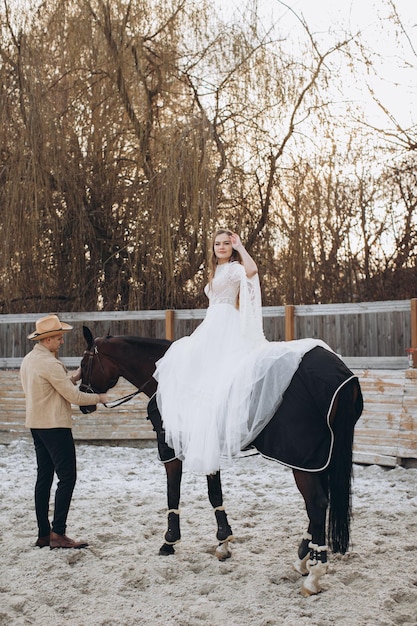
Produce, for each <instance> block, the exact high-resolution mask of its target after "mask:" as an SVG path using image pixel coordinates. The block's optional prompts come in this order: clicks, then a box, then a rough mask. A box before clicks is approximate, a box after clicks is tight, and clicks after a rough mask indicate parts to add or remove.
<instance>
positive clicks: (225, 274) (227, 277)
mask: <svg viewBox="0 0 417 626" xmlns="http://www.w3.org/2000/svg"><path fill="white" fill-rule="evenodd" d="M244 274H245V270H244V268H243V266H242V265H240V263H237V262H236V261H235V262H233V263H224V264H223V265H218V266H217V268H216V273H215V275H214V278H213V280H212V282H211V285H210V284H209V285H206V286H205V288H204V293H205V294H206V296H207V297H208V299H209V304H210V306H211V305H212V304H231V305H232V306H236V305H237V297H238V294H239V289H240V281H241V280H242V276H243V275H244Z"/></svg>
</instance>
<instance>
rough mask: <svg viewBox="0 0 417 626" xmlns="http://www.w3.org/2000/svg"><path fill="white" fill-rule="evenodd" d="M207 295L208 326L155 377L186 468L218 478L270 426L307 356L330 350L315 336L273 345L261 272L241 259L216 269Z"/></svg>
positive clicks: (171, 439)
mask: <svg viewBox="0 0 417 626" xmlns="http://www.w3.org/2000/svg"><path fill="white" fill-rule="evenodd" d="M205 293H206V295H207V296H208V298H209V307H208V309H207V314H206V317H205V319H204V321H203V322H202V323H201V324H200V326H198V327H197V329H196V330H195V331H194V332H193V334H192V335H190V336H188V337H183V338H181V339H179V340H178V341H175V342H174V343H173V344H172V345H171V347H170V348H169V349H168V351H167V352H166V354H165V355H164V356H163V357H162V359H160V360H159V361H158V362H157V364H156V365H157V369H156V372H155V374H154V377H155V379H156V380H157V381H158V390H157V395H156V401H157V405H158V409H159V411H160V413H161V416H162V420H163V425H164V428H165V431H166V433H165V437H166V442H167V443H168V445H169V446H170V447H172V448H173V449H174V450H175V453H176V455H177V457H178V458H180V459H182V460H183V462H184V469H188V470H190V471H193V472H196V473H200V474H212V473H214V472H216V471H217V470H218V469H222V468H224V467H226V466H228V465H230V462H231V460H232V458H233V457H235V456H236V455H237V454H238V453H239V452H240V450H241V449H242V448H243V447H245V446H246V445H248V444H249V443H250V442H251V441H253V439H254V438H255V437H256V436H257V435H258V434H259V432H260V431H261V430H262V428H263V427H264V426H265V424H267V423H268V422H269V420H270V419H271V418H272V416H273V415H274V413H275V411H276V409H277V407H278V406H279V404H280V402H281V400H282V396H283V394H284V391H285V390H286V388H287V387H288V385H289V383H290V382H291V378H292V377H293V375H294V373H295V371H296V370H297V368H298V365H299V363H300V361H301V359H302V357H303V355H304V354H305V353H306V352H308V351H309V350H311V349H312V348H314V347H315V346H319V345H320V346H323V347H325V348H327V349H329V350H330V348H329V346H327V344H325V343H324V342H322V341H320V340H314V339H302V340H298V341H289V342H285V341H283V342H269V341H267V340H266V339H265V337H264V334H263V330H262V306H261V292H260V286H259V279H258V275H255V276H254V277H253V278H251V279H248V278H247V276H246V273H245V270H244V267H243V265H241V264H240V263H238V262H236V261H234V262H231V263H226V264H222V265H219V266H218V267H217V269H216V273H215V276H214V278H213V280H212V283H211V285H210V286H209V285H207V286H206V288H205ZM238 299H239V303H238V307H239V308H237V301H238Z"/></svg>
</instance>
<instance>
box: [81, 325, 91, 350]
mask: <svg viewBox="0 0 417 626" xmlns="http://www.w3.org/2000/svg"><path fill="white" fill-rule="evenodd" d="M83 335H84V339H85V340H86V342H87V348H88V349H90V348H91V346H92V345H93V341H94V338H93V335H92V333H91V330H90V329H89V328H88V327H87V326H83Z"/></svg>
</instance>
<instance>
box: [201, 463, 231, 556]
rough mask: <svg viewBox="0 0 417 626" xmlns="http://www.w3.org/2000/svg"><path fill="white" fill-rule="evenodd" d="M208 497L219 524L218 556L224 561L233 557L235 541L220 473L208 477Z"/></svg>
mask: <svg viewBox="0 0 417 626" xmlns="http://www.w3.org/2000/svg"><path fill="white" fill-rule="evenodd" d="M207 487H208V497H209V500H210V504H211V506H212V507H213V509H214V514H215V516H216V522H217V533H216V538H217V540H218V541H219V545H218V547H217V549H216V556H217V558H218V559H219V560H220V561H224V560H225V559H228V558H229V557H230V556H231V552H230V549H229V541H233V532H232V529H231V527H230V524H229V522H228V521H227V515H226V511H225V510H224V506H223V492H222V484H221V479H220V472H219V471H218V472H216V473H215V474H209V475H208V476H207Z"/></svg>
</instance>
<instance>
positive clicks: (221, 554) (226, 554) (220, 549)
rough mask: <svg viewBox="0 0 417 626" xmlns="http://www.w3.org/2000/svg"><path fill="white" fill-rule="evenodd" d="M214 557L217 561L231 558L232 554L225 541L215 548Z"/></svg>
mask: <svg viewBox="0 0 417 626" xmlns="http://www.w3.org/2000/svg"><path fill="white" fill-rule="evenodd" d="M215 555H216V557H217V558H218V560H219V561H226V559H230V557H231V556H232V552H231V551H230V550H229V546H228V545H227V541H223V542H222V543H219V545H218V546H217V548H216V551H215Z"/></svg>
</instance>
